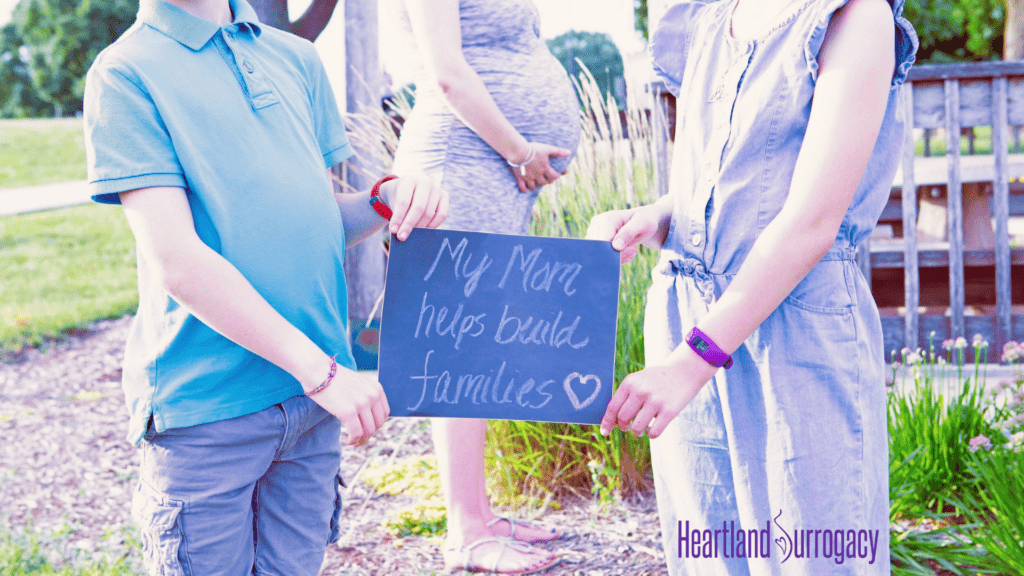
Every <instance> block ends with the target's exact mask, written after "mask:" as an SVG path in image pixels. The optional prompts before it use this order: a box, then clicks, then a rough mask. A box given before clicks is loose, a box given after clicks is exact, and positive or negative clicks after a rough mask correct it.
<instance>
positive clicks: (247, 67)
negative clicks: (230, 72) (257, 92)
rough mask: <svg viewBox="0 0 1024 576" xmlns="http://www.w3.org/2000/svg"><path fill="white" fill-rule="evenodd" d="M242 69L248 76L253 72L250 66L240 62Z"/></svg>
mask: <svg viewBox="0 0 1024 576" xmlns="http://www.w3.org/2000/svg"><path fill="white" fill-rule="evenodd" d="M242 68H245V71H246V72H248V73H249V74H252V71H253V70H254V68H253V67H252V64H249V63H248V62H242Z"/></svg>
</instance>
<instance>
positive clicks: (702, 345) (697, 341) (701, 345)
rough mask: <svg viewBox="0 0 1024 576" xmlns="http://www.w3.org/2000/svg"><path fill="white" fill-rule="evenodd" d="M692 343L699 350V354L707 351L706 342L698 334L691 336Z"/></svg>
mask: <svg viewBox="0 0 1024 576" xmlns="http://www.w3.org/2000/svg"><path fill="white" fill-rule="evenodd" d="M693 345H694V346H696V347H697V350H700V353H701V354H703V353H705V352H707V351H708V348H709V346H708V343H707V342H705V341H704V339H703V338H701V337H700V336H694V337H693Z"/></svg>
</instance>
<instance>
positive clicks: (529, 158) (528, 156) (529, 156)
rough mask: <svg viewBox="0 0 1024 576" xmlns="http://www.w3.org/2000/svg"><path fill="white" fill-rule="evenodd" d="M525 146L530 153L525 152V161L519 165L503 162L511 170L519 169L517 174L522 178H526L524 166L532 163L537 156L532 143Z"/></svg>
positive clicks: (508, 161)
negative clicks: (511, 168)
mask: <svg viewBox="0 0 1024 576" xmlns="http://www.w3.org/2000/svg"><path fill="white" fill-rule="evenodd" d="M526 146H527V148H529V149H530V151H529V152H527V154H526V159H525V160H523V161H522V162H519V163H516V162H513V161H511V160H507V159H506V160H505V162H507V163H508V165H509V166H511V167H513V168H519V173H520V174H522V175H523V176H526V165H527V164H529V163H530V162H533V157H534V156H536V155H537V149H536V148H534V147H533V142H527V143H526Z"/></svg>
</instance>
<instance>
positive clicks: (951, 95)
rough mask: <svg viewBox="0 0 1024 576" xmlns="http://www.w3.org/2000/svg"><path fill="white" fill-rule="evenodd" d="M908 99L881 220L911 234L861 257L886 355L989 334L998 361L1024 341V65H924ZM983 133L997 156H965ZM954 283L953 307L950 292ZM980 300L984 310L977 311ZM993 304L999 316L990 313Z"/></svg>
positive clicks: (668, 113)
mask: <svg viewBox="0 0 1024 576" xmlns="http://www.w3.org/2000/svg"><path fill="white" fill-rule="evenodd" d="M650 90H651V92H652V95H653V102H654V104H655V105H654V109H655V114H654V125H655V127H656V128H658V129H661V130H664V131H665V133H667V135H668V136H669V137H671V136H672V125H673V124H674V119H675V114H674V113H675V101H674V98H672V97H671V95H669V94H668V93H667V92H666V91H665V89H664V85H663V84H661V83H659V82H655V83H653V84H651V85H650ZM903 95H904V101H903V103H902V106H903V113H904V115H905V117H906V118H912V121H911V122H908V123H907V132H906V145H905V146H904V150H903V158H902V162H901V166H900V169H899V171H898V173H897V175H896V178H895V182H894V183H893V189H892V192H891V194H890V200H889V204H888V205H887V206H886V208H885V210H884V211H883V213H882V217H881V221H882V222H883V223H887V225H888V224H891V225H892V227H893V228H895V229H902V239H900V238H893V239H891V240H887V241H885V242H881V241H876V242H871V241H866V242H864V244H863V245H861V246H860V247H859V250H858V257H857V259H858V263H859V265H860V267H861V270H862V271H863V272H864V275H865V277H866V278H867V279H868V280H869V281H870V282H871V285H872V292H873V293H874V295H875V299H876V301H877V302H878V304H879V307H880V308H881V309H882V310H883V316H882V327H883V331H884V333H885V350H886V351H887V352H888V351H890V350H899V349H901V348H903V347H904V346H907V347H910V348H914V347H917V346H921V347H927V345H928V341H929V338H930V335H931V333H932V332H934V333H935V338H936V340H937V342H936V344H938V343H940V342H941V340H943V339H946V338H955V337H957V336H964V337H967V338H968V339H970V338H971V336H973V335H974V334H981V335H982V336H983V337H984V338H985V339H986V340H987V341H988V342H989V344H990V346H991V348H990V350H991V353H990V356H989V358H988V360H989V361H992V360H996V361H998V352H999V351H1001V349H1002V346H1003V344H1004V343H1005V342H1007V341H1009V340H1020V339H1022V338H1024V307H1021V306H1017V308H1018V309H1019V312H1021V313H1018V314H1014V308H1015V307H1014V305H1013V302H1014V301H1016V302H1020V303H1022V304H1024V247H1013V248H1011V246H1010V233H1009V228H1008V226H1009V217H1010V216H1011V215H1014V216H1022V215H1024V154H1022V153H1020V152H1021V143H1020V126H1021V125H1024V61H1012V62H984V63H971V64H943V65H919V66H915V67H914V68H912V69H911V71H910V75H909V77H908V79H907V83H906V89H905V90H904V91H903ZM980 126H990V127H993V128H992V137H991V138H992V141H991V150H992V153H991V154H982V155H963V154H962V153H961V143H960V142H961V132H962V130H964V129H973V128H976V127H980ZM922 131H924V134H925V146H926V147H929V148H930V146H928V145H929V141H928V137H929V136H930V134H931V133H933V132H936V131H943V132H944V133H945V138H946V142H945V149H946V153H945V155H944V156H917V155H916V154H915V133H917V134H920V133H921V132H922ZM1011 134H1012V140H1014V142H1013V149H1014V153H1010V148H1011V142H1010V140H1011ZM973 136H974V134H973V132H971V133H970V137H971V138H970V141H969V151H970V152H974V151H975V144H976V142H975V140H974V138H973ZM655 140H656V142H655V150H654V154H655V158H656V162H655V165H656V171H657V172H658V174H656V178H655V182H656V184H657V186H658V189H659V192H660V193H665V192H667V186H666V182H667V172H668V165H669V162H668V158H667V147H666V146H665V145H664V141H662V142H657V139H655ZM1011 180H1019V182H1011ZM904 190H914V193H912V194H904V193H903V191H904ZM965 190H966V191H967V192H968V195H967V197H968V216H969V218H968V220H967V221H966V223H965V220H964V214H965V212H964V198H965ZM950 191H952V193H950ZM942 197H945V199H946V202H945V206H944V209H945V211H946V226H945V230H944V233H943V234H942V237H941V238H928V240H929V241H927V242H925V241H922V242H919V241H918V227H919V221H918V215H919V212H920V211H919V206H920V205H921V203H922V201H923V202H926V203H928V204H929V208H930V209H931V208H934V207H935V206H936V199H941V198H942ZM990 217H991V219H990ZM993 222H994V224H993ZM965 224H966V225H967V232H968V240H969V242H968V243H967V244H966V245H965V242H964V232H965V229H964V226H965ZM946 271H948V273H947V272H946ZM968 272H969V273H968ZM947 275H948V300H947V299H946V297H945V294H942V292H944V291H946V286H947V284H946V281H945V278H944V277H945V276H947ZM901 279H902V284H903V286H902V290H901V289H900V286H899V284H900V280H901ZM1015 280H1016V281H1015ZM1015 289H1016V291H1017V295H1016V296H1015V295H1014V290H1015ZM993 292H994V294H992V293H993ZM968 294H970V296H971V299H972V300H974V301H976V302H977V303H972V304H971V305H970V306H969V305H968ZM900 296H902V297H900ZM993 296H994V297H993ZM993 301H994V304H995V306H994V309H993V307H992V306H990V305H989V304H991V303H992V302H993ZM922 307H923V308H924V313H922V311H921V310H920V309H921V308H922ZM979 311H980V313H979Z"/></svg>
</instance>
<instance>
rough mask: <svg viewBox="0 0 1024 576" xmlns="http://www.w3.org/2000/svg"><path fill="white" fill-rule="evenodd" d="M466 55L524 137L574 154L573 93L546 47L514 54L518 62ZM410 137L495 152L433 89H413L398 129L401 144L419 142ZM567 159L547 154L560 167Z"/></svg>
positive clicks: (457, 149)
mask: <svg viewBox="0 0 1024 576" xmlns="http://www.w3.org/2000/svg"><path fill="white" fill-rule="evenodd" d="M520 56H523V55H521V54H520ZM467 60H469V62H470V65H471V66H472V67H473V68H474V70H476V72H477V74H478V75H479V76H480V78H481V80H483V82H484V85H485V86H486V87H487V90H488V92H490V94H491V97H492V98H493V99H494V102H495V104H497V106H498V109H499V110H501V112H502V114H503V115H504V116H505V117H506V118H507V119H508V120H509V122H511V123H512V125H513V126H514V127H515V129H516V130H517V131H519V133H520V134H522V135H523V136H524V137H525V138H526V139H527V140H529V141H531V142H539V143H544V144H550V145H552V146H558V147H560V148H565V149H567V150H569V151H570V153H571V154H575V153H576V147H577V146H578V144H579V139H580V109H579V104H578V101H577V99H576V92H575V90H574V88H573V87H572V83H571V82H570V81H569V77H568V75H567V74H566V73H565V70H564V69H563V68H562V66H561V65H560V64H559V63H558V61H557V60H555V59H554V57H553V56H551V54H550V53H547V50H546V48H545V50H544V54H539V55H538V56H534V57H531V58H528V59H523V58H519V64H521V65H517V64H516V61H515V59H512V58H507V57H506V58H498V57H496V56H489V57H488V58H486V59H481V58H480V57H476V58H474V57H473V55H471V54H468V55H467ZM499 63H500V65H499ZM423 85H424V84H422V83H420V86H423ZM407 129H408V130H407ZM407 131H408V132H409V133H408V134H407ZM407 136H408V138H407ZM412 140H416V141H420V142H422V143H423V144H424V145H427V146H436V145H437V144H440V142H439V140H444V141H446V144H447V145H446V146H445V148H446V149H447V150H446V152H447V153H448V154H454V155H460V156H472V157H490V156H495V155H496V154H497V153H496V152H495V151H494V150H493V149H492V148H491V147H490V146H488V145H487V144H486V143H485V142H484V141H483V140H482V139H481V138H480V137H479V136H478V135H477V134H476V133H475V132H473V131H472V130H471V129H470V128H469V127H467V126H466V125H464V124H463V123H462V122H461V121H460V120H459V119H458V118H456V117H455V116H454V115H453V114H452V112H451V110H450V109H449V108H448V106H447V104H446V103H444V101H443V100H442V98H441V95H440V93H438V92H437V91H436V90H430V91H422V93H420V94H417V99H416V108H415V110H414V111H413V114H412V116H411V117H410V118H409V122H407V123H406V126H405V128H403V137H402V146H409V147H413V146H416V147H419V146H417V145H416V144H414V143H413V142H411V141H412ZM400 149H401V147H400ZM569 160H570V158H558V159H553V161H552V167H554V168H555V169H556V170H558V171H561V170H563V169H565V167H566V166H568V163H569Z"/></svg>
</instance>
